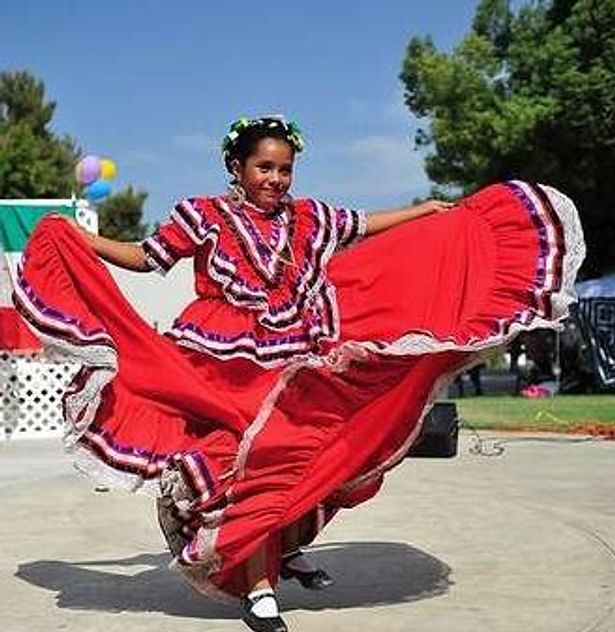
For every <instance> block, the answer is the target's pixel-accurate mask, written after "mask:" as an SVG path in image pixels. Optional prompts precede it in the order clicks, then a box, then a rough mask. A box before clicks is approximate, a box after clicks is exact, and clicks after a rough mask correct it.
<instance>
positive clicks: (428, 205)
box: [415, 200, 455, 216]
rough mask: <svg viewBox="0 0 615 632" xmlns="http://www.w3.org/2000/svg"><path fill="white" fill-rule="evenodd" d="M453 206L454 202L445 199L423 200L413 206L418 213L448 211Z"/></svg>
mask: <svg viewBox="0 0 615 632" xmlns="http://www.w3.org/2000/svg"><path fill="white" fill-rule="evenodd" d="M454 206H455V203H454V202H446V201H445V200H425V202H421V203H420V204H418V205H417V206H416V207H415V208H416V209H417V211H418V214H417V215H418V216H420V215H430V214H431V213H444V212H446V211H449V210H450V209H452V208H453V207H454Z"/></svg>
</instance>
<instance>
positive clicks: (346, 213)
mask: <svg viewBox="0 0 615 632" xmlns="http://www.w3.org/2000/svg"><path fill="white" fill-rule="evenodd" d="M334 212H335V225H336V232H337V249H338V250H340V249H341V248H346V247H347V246H351V245H352V244H354V243H356V242H357V241H359V240H360V239H362V238H363V237H364V236H365V230H366V227H367V218H366V215H365V212H364V211H359V210H356V209H349V208H335V209H334Z"/></svg>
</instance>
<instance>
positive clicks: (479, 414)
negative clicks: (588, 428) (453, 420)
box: [453, 395, 615, 432]
mask: <svg viewBox="0 0 615 632" xmlns="http://www.w3.org/2000/svg"><path fill="white" fill-rule="evenodd" d="M453 401H454V402H455V403H456V404H457V410H458V412H459V416H460V417H461V418H462V419H463V420H465V421H467V422H468V424H470V425H471V426H473V427H474V428H484V429H486V428H488V429H491V430H522V429H523V430H547V431H557V432H565V431H571V430H574V429H575V427H578V426H580V425H599V426H608V427H610V428H614V429H615V395H558V396H556V397H549V398H543V399H526V398H524V397H510V396H495V395H494V396H483V397H463V398H455V399H454V400H453Z"/></svg>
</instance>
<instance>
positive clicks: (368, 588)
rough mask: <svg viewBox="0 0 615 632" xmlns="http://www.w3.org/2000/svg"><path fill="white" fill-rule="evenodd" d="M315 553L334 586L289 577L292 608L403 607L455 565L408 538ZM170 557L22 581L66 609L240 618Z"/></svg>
mask: <svg viewBox="0 0 615 632" xmlns="http://www.w3.org/2000/svg"><path fill="white" fill-rule="evenodd" d="M310 558H311V559H312V560H313V562H314V563H315V564H317V565H318V566H322V567H323V568H326V569H327V570H328V571H329V572H330V574H331V575H333V577H334V578H335V582H336V583H335V585H334V586H332V587H331V588H329V589H328V590H325V591H322V592H310V591H306V590H305V589H303V588H301V587H300V586H299V585H298V584H296V583H295V582H284V583H283V585H282V587H281V590H280V593H279V594H280V604H281V606H282V609H283V610H285V611H288V610H293V609H302V610H321V609H325V608H354V607H365V606H374V605H386V604H396V603H400V602H404V601H415V600H419V599H427V598H430V597H434V596H437V595H441V594H444V593H445V592H447V591H448V588H449V586H450V584H451V582H450V580H449V575H450V572H451V569H450V568H449V567H448V566H447V565H446V564H444V563H443V562H441V561H440V560H438V559H437V558H435V557H433V556H431V555H428V554H427V553H424V552H422V551H420V550H418V549H415V548H413V547H411V546H409V545H408V544H405V543H397V542H344V543H340V544H326V545H321V546H316V547H312V548H311V549H310ZM169 561H170V558H169V556H168V555H167V554H164V553H160V554H143V555H138V556H135V557H130V558H124V559H111V560H88V561H79V562H64V561H58V560H38V561H34V562H25V563H23V564H20V565H19V567H18V570H17V572H16V576H17V577H19V578H20V579H21V580H23V581H25V582H28V583H29V584H33V585H35V586H39V587H40V588H44V589H46V590H52V591H54V592H57V593H58V594H57V605H58V607H59V608H69V609H75V610H96V611H103V612H162V613H165V614H167V615H172V616H181V617H195V618H200V619H229V618H236V617H237V609H236V608H234V607H232V606H226V605H223V604H218V603H216V602H213V601H209V600H207V599H204V598H203V597H202V596H201V595H199V594H198V593H196V592H195V591H193V590H191V589H190V588H189V587H188V585H187V584H186V583H185V582H184V581H183V580H182V579H181V578H180V577H179V576H178V575H176V574H175V573H173V572H172V571H169V570H168V569H167V565H168V563H169Z"/></svg>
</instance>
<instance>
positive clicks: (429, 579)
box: [0, 435, 615, 632]
mask: <svg viewBox="0 0 615 632" xmlns="http://www.w3.org/2000/svg"><path fill="white" fill-rule="evenodd" d="M470 440H471V436H470V435H464V436H463V437H462V453H461V456H460V457H458V458H456V459H451V460H437V459H422V460H421V459H414V460H406V461H405V462H404V464H403V465H402V466H400V467H399V468H397V469H396V470H395V471H394V472H392V473H391V475H390V476H389V478H388V482H387V485H386V489H385V490H384V492H383V493H381V494H380V495H379V496H378V498H377V499H375V500H374V501H372V502H371V503H369V504H368V505H366V506H365V507H363V508H361V509H359V510H356V511H349V512H345V513H344V515H342V516H340V517H338V519H337V520H336V521H335V522H334V524H333V525H331V526H330V528H329V529H328V530H327V531H326V534H325V536H324V537H323V538H322V539H321V540H320V541H319V544H318V546H316V547H315V548H314V552H313V556H314V559H315V560H316V561H317V562H318V563H320V564H322V565H323V566H325V567H326V568H327V569H328V570H329V571H330V572H331V574H332V575H334V576H335V578H336V581H337V583H336V585H335V586H334V587H332V588H331V589H329V590H328V591H326V592H323V593H317V594H313V593H308V592H306V591H304V590H303V589H301V588H300V587H299V586H295V585H288V584H286V585H285V586H284V587H283V588H282V590H281V591H280V601H281V604H282V607H283V609H284V611H285V615H284V616H285V618H286V620H287V622H288V624H289V627H290V629H291V630H295V631H302V632H325V631H329V630H335V632H346V631H348V632H350V631H352V632H357V631H363V630H366V631H367V630H369V631H372V630H378V631H381V632H385V631H386V632H389V631H391V632H393V631H399V632H401V631H403V632H451V631H453V632H482V631H485V632H525V631H530V632H551V631H552V632H612V631H613V630H615V443H614V442H606V441H604V442H601V441H580V440H579V438H572V437H567V438H566V437H559V438H553V437H544V436H534V437H519V436H507V435H500V440H501V441H503V442H504V443H503V445H504V447H505V451H504V453H503V454H502V455H501V456H497V457H495V456H494V457H487V456H480V455H476V454H472V453H470V452H469V450H468V447H469V443H470ZM487 447H490V446H489V445H488V446H487ZM0 503H1V504H0V506H1V516H2V520H1V521H0V548H1V550H2V554H1V555H0V628H1V629H2V630H3V632H43V631H44V632H49V631H50V630H62V631H63V632H85V631H87V632H102V631H104V632H163V631H165V632H167V631H169V632H171V631H172V632H178V631H181V632H197V631H198V632H214V631H220V632H222V631H231V630H236V631H237V632H240V631H241V630H247V628H244V626H243V624H242V623H241V622H240V621H238V620H237V619H236V614H237V613H236V612H235V610H233V609H232V608H228V607H223V606H220V605H218V604H216V603H212V602H209V601H207V600H205V599H203V598H201V597H200V596H199V595H197V594H196V593H194V592H193V591H192V590H191V589H190V588H189V587H187V586H186V585H184V584H183V583H182V581H181V580H180V579H179V578H178V577H176V576H175V575H174V574H173V573H171V572H170V571H168V570H167V569H166V564H167V562H168V556H167V554H166V553H165V550H164V545H163V542H162V539H161V536H160V535H159V533H158V529H157V526H156V522H155V516H154V512H153V507H152V503H151V501H150V500H149V499H147V498H144V497H139V496H130V495H127V494H123V493H115V492H114V493H104V492H103V493H101V492H95V491H94V489H93V487H92V485H91V484H90V483H89V482H88V481H86V480H85V479H83V478H81V477H79V476H78V475H76V474H74V473H73V472H72V468H71V466H70V463H69V461H68V458H67V457H65V456H64V455H63V454H62V452H61V450H60V447H59V442H56V441H47V440H43V441H41V440H38V441H37V440H32V441H21V442H13V443H6V444H0Z"/></svg>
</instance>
